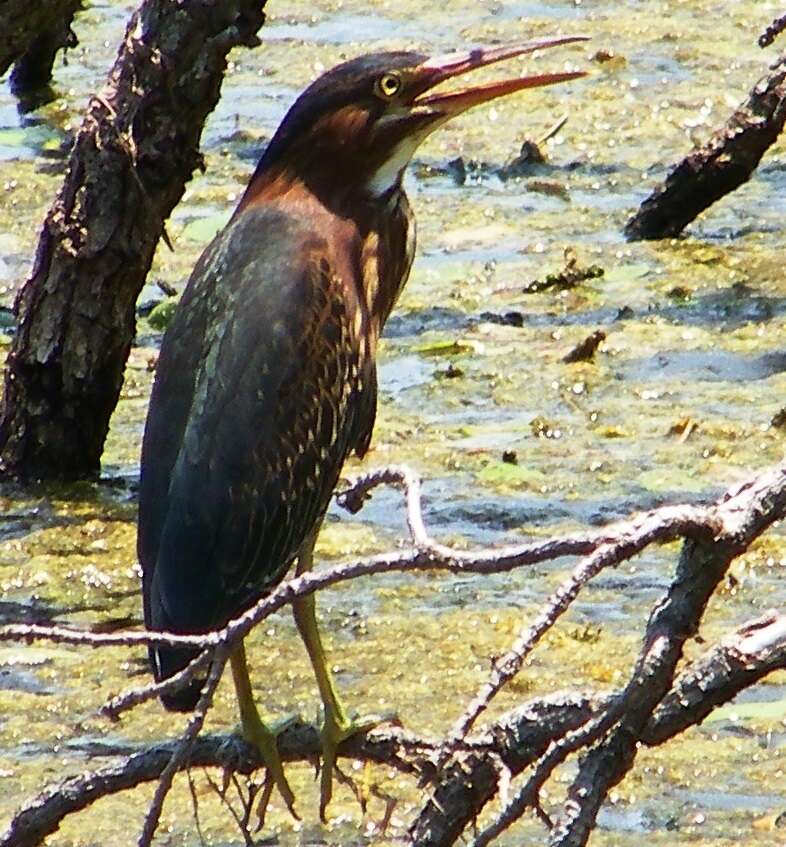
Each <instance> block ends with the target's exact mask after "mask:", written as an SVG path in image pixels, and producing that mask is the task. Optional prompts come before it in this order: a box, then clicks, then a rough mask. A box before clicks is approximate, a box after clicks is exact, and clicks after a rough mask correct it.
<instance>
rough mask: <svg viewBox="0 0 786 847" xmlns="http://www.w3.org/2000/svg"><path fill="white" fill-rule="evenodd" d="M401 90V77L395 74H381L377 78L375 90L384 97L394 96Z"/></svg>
mask: <svg viewBox="0 0 786 847" xmlns="http://www.w3.org/2000/svg"><path fill="white" fill-rule="evenodd" d="M399 91H401V79H400V78H399V77H398V76H396V74H382V76H381V77H380V78H379V79H378V80H377V92H378V93H379V94H380V95H381V96H382V97H384V98H386V99H388V100H389V99H390V98H391V97H395V96H396V95H397V94H398V93H399Z"/></svg>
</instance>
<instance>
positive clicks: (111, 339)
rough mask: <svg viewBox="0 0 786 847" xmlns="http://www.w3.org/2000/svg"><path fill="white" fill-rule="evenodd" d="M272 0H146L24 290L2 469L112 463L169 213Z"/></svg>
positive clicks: (81, 474) (96, 105) (79, 468)
mask: <svg viewBox="0 0 786 847" xmlns="http://www.w3.org/2000/svg"><path fill="white" fill-rule="evenodd" d="M264 5H265V0H192V2H189V3H173V2H171V0H145V2H144V3H143V4H142V6H141V7H140V9H139V10H138V11H137V12H136V13H135V14H134V15H133V16H132V18H131V20H130V22H129V25H128V29H127V31H126V35H125V38H124V40H123V43H122V45H121V47H120V52H119V54H118V58H117V61H116V62H115V65H114V67H113V69H112V71H111V73H110V76H109V80H108V84H107V86H106V88H105V90H104V91H103V92H102V93H101V94H99V95H97V96H96V97H94V98H93V99H92V101H91V103H90V105H89V107H88V111H87V115H86V117H85V119H84V122H83V124H82V127H81V128H80V130H79V133H78V135H77V137H76V141H75V143H74V148H73V150H72V152H71V158H70V162H69V166H68V171H67V174H66V177H65V182H64V184H63V187H62V189H61V190H60V194H59V195H58V197H57V199H56V200H55V202H54V204H53V206H52V208H51V209H50V211H49V213H48V215H47V217H46V220H45V221H44V225H43V230H42V233H41V237H40V240H39V243H38V249H37V253H36V260H35V266H34V268H33V272H32V275H31V277H30V279H29V280H28V281H27V282H26V283H25V286H24V287H23V288H22V290H21V291H20V293H19V296H18V298H17V302H16V310H17V315H18V317H19V330H18V332H17V334H16V336H15V338H14V342H13V345H12V348H11V351H10V353H9V356H8V361H7V367H6V375H5V392H4V397H3V406H2V410H1V414H0V468H2V470H4V471H5V472H6V473H10V474H12V475H15V476H18V477H22V478H26V479H33V478H39V479H43V478H45V479H77V478H85V477H93V476H95V475H97V473H98V471H99V464H100V458H101V452H102V449H103V445H104V439H105V437H106V433H107V430H108V428H109V418H110V416H111V414H112V411H113V410H114V408H115V405H116V403H117V400H118V397H119V395H120V388H121V386H122V382H123V370H124V367H125V362H126V359H127V357H128V352H129V348H130V346H131V342H132V339H133V337H134V332H135V314H134V304H135V302H136V298H137V296H138V294H139V291H140V290H141V288H142V285H143V283H144V280H145V276H146V274H147V272H148V270H149V268H150V264H151V262H152V259H153V253H154V251H155V248H156V245H157V243H158V240H159V238H160V237H161V235H162V233H163V227H164V221H165V220H166V218H167V217H168V216H169V214H170V212H171V211H172V209H173V207H174V206H175V204H176V203H177V202H178V201H179V200H180V198H181V197H182V194H183V191H184V189H185V184H186V182H187V181H188V180H189V179H190V178H191V176H192V173H193V171H194V169H195V168H197V167H201V166H202V159H201V155H200V153H199V139H200V135H201V132H202V127H203V125H204V122H205V119H206V117H207V115H208V114H209V113H210V111H211V110H212V109H213V108H214V106H215V105H216V102H217V101H218V97H219V92H220V89H221V82H222V79H223V73H224V70H225V67H226V56H227V53H228V52H229V50H230V49H231V48H232V47H234V46H236V45H240V44H243V45H246V46H249V47H251V46H255V45H256V44H258V43H259V42H258V39H257V37H256V32H257V30H258V29H259V28H260V26H261V25H262V23H263V21H264V13H263V11H262V10H263V7H264Z"/></svg>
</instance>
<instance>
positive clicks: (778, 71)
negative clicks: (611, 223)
mask: <svg viewBox="0 0 786 847" xmlns="http://www.w3.org/2000/svg"><path fill="white" fill-rule="evenodd" d="M784 122H786V59H784V58H781V59H780V60H779V61H778V62H777V63H776V64H775V65H774V66H773V68H772V70H771V71H770V73H769V74H768V75H767V76H766V77H764V78H762V79H760V80H759V81H758V82H757V83H756V85H754V86H753V88H752V89H751V92H750V93H749V94H748V98H747V99H746V100H745V102H744V103H742V104H741V105H740V106H739V107H738V108H737V110H736V111H735V112H734V113H733V114H732V115H731V117H730V118H729V119H728V120H727V121H726V124H725V125H724V126H723V127H721V128H720V129H719V130H718V131H717V132H716V133H715V134H714V135H713V136H712V137H711V138H710V140H709V141H708V142H707V143H706V144H704V145H703V146H702V147H700V148H698V149H697V150H694V151H693V152H691V153H689V154H688V155H687V156H686V157H685V158H684V159H683V160H682V161H681V162H680V163H679V164H677V165H676V166H675V167H674V168H673V169H672V170H671V172H670V173H669V175H668V176H667V177H666V180H665V182H664V183H663V184H662V185H660V186H658V187H657V188H656V189H655V190H654V191H653V192H652V194H650V196H649V197H647V198H646V199H645V200H644V201H643V202H642V204H641V206H640V207H639V209H638V211H637V212H636V214H635V215H633V217H632V218H631V219H630V220H629V221H628V223H627V224H626V225H625V235H626V236H627V237H628V238H629V239H631V240H640V239H656V238H673V237H675V236H677V235H679V234H680V233H681V232H682V231H683V229H685V227H686V226H687V225H688V224H689V223H690V222H691V221H692V220H694V219H695V218H696V217H697V216H698V215H699V214H700V213H701V212H703V211H704V210H705V209H707V208H708V207H709V206H711V205H712V204H713V203H715V202H716V201H717V200H720V198H721V197H723V196H725V195H726V194H729V193H730V192H732V191H734V189H735V188H739V186H740V185H742V184H743V183H745V182H747V181H748V180H749V179H750V178H751V176H752V174H753V172H754V171H755V170H756V168H757V167H758V164H759V162H760V161H761V157H762V156H763V155H764V153H765V152H766V151H767V149H768V148H769V147H770V146H771V145H772V144H773V142H774V141H775V140H776V139H777V138H778V136H779V135H780V133H781V131H782V130H783V124H784Z"/></svg>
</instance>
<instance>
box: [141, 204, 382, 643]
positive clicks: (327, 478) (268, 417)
mask: <svg viewBox="0 0 786 847" xmlns="http://www.w3.org/2000/svg"><path fill="white" fill-rule="evenodd" d="M230 270H231V273H230ZM187 297H188V299H186V300H184V306H185V308H184V309H180V310H178V314H177V316H176V318H175V321H174V322H173V325H172V327H171V329H170V331H169V333H168V334H167V338H166V342H165V344H164V345H163V346H162V351H161V358H160V360H159V368H160V370H161V374H160V377H159V379H158V380H157V382H156V386H155V389H154V392H153V397H152V399H151V411H150V414H149V419H148V424H147V429H146V433H145V445H144V450H143V473H142V484H141V487H140V542H139V550H140V559H141V560H142V563H143V568H144V572H145V594H146V612H147V613H148V615H149V618H150V619H149V620H148V623H151V624H152V625H154V626H157V627H167V628H177V629H182V630H189V629H199V628H207V627H210V626H213V625H215V624H216V623H220V622H222V619H223V618H225V617H226V616H228V615H231V614H232V613H233V612H235V611H237V610H238V607H239V606H241V605H242V604H243V603H244V602H246V601H247V600H248V599H249V598H251V597H253V596H255V595H258V594H259V593H260V591H262V590H264V588H265V586H267V585H270V584H274V583H275V582H276V581H278V580H280V579H281V577H282V576H283V573H284V572H285V571H286V569H287V567H288V566H289V564H290V562H291V561H292V559H293V558H294V556H295V555H296V553H297V551H298V549H299V547H300V546H301V544H302V542H303V540H304V538H305V536H306V535H307V534H308V533H309V532H310V531H311V530H312V529H313V527H314V526H315V524H316V523H317V521H318V520H319V519H320V517H321V516H322V514H323V512H324V510H325V508H326V506H327V503H328V501H329V498H330V494H331V492H332V490H333V488H334V486H335V483H336V481H337V478H338V474H339V472H340V469H341V465H342V464H343V461H344V459H345V457H346V455H347V453H348V452H349V451H350V450H351V449H352V447H353V446H355V444H356V442H357V440H358V438H359V437H360V436H361V435H362V434H364V433H365V431H366V429H367V423H366V424H364V421H363V418H364V417H367V416H368V410H369V402H368V399H367V398H368V396H369V390H371V391H373V387H370V388H369V387H368V386H366V387H365V388H364V386H363V377H364V375H365V374H366V373H367V372H368V370H367V368H366V367H365V366H364V363H363V362H362V361H361V357H360V354H359V353H358V345H357V344H356V343H355V337H354V334H355V332H356V328H357V327H356V323H355V315H354V314H350V313H349V312H350V307H349V306H348V305H347V304H348V302H350V301H349V300H348V299H347V297H346V296H345V290H344V281H342V280H341V279H340V278H338V277H337V275H336V272H335V270H334V266H333V264H332V263H331V260H330V252H329V248H328V246H327V245H326V244H325V243H324V242H323V241H321V240H319V239H316V238H315V237H314V236H313V235H312V234H311V233H310V231H309V230H308V229H307V228H306V227H305V226H304V225H303V224H301V223H299V222H298V221H297V220H293V219H291V218H289V217H285V216H283V215H280V214H278V213H275V212H270V211H266V210H263V209H256V210H255V209H250V210H248V211H246V212H244V213H243V214H242V215H240V216H239V217H238V218H237V219H236V220H235V221H233V223H232V224H231V225H230V226H229V227H228V228H227V229H226V230H225V231H224V232H223V233H222V234H221V235H220V236H219V237H218V239H217V241H216V242H215V243H214V244H213V245H212V246H211V248H210V250H209V253H208V255H207V256H206V258H205V260H204V261H202V262H200V264H199V265H198V267H197V268H196V270H195V272H194V275H193V276H192V279H191V281H190V283H189V293H188V295H187ZM193 348H197V349H198V353H195V352H194V351H193ZM181 369H182V370H181ZM173 370H175V371H177V372H176V373H172V371H173ZM159 465H160V467H159Z"/></svg>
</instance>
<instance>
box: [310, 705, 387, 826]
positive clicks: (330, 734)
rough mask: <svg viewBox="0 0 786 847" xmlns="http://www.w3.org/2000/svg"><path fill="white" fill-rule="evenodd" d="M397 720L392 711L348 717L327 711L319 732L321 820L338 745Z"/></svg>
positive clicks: (326, 805) (325, 807) (331, 784)
mask: <svg viewBox="0 0 786 847" xmlns="http://www.w3.org/2000/svg"><path fill="white" fill-rule="evenodd" d="M398 722H399V721H398V716H397V715H395V714H393V713H390V714H384V715H364V716H362V717H360V716H355V717H353V718H348V717H347V716H346V715H344V714H336V712H334V711H333V710H332V709H329V710H328V711H327V713H326V714H325V723H324V724H323V726H322V732H321V736H322V771H321V774H320V785H319V817H320V819H321V820H322V821H323V822H324V821H326V820H327V814H326V812H327V807H328V803H330V800H331V798H332V796H333V769H334V768H335V766H336V758H337V752H338V747H339V745H340V744H342V743H343V742H344V741H346V740H347V739H349V738H352V737H353V736H354V735H365V734H366V733H367V732H368V731H369V730H372V729H374V727H377V726H379V725H380V724H383V723H398Z"/></svg>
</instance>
